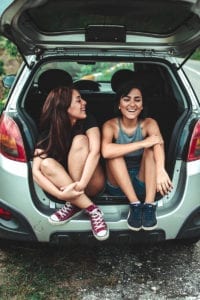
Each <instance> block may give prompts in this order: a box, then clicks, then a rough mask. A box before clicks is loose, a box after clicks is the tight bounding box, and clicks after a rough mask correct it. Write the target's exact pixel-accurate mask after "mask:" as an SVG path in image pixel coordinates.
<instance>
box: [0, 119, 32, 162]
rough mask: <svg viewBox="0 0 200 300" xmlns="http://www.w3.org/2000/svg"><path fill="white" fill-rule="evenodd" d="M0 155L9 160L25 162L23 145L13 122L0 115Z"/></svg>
mask: <svg viewBox="0 0 200 300" xmlns="http://www.w3.org/2000/svg"><path fill="white" fill-rule="evenodd" d="M0 153H2V154H3V155H4V156H6V157H7V158H9V159H11V160H16V161H20V162H26V161H27V159H26V153H25V149H24V143H23V140H22V136H21V134H20V131H19V128H18V126H17V124H16V123H15V121H14V120H13V119H12V118H10V117H8V116H6V115H5V114H2V116H1V119H0Z"/></svg>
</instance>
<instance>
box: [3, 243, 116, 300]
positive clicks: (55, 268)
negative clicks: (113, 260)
mask: <svg viewBox="0 0 200 300" xmlns="http://www.w3.org/2000/svg"><path fill="white" fill-rule="evenodd" d="M80 247H81V246H80V245H79V246H76V247H73V248H58V249H56V248H52V247H50V246H48V245H39V246H32V245H31V246H30V245H28V246H23V247H20V246H16V245H14V246H12V244H10V245H9V247H5V246H4V247H2V246H1V249H2V251H0V268H1V274H0V299H1V300H4V299H5V300H7V299H14V300H25V299H26V300H27V299H28V300H43V299H45V300H46V299H48V300H53V299H67V300H68V299H69V300H78V299H81V298H80V294H81V291H82V290H85V289H88V288H92V287H94V288H95V286H96V285H97V282H98V286H100V285H102V286H110V287H111V286H112V285H113V284H115V283H116V279H115V277H113V275H112V268H111V266H110V265H108V266H106V263H105V262H102V261H101V262H100V263H98V260H99V258H98V251H99V250H98V249H96V250H95V251H94V248H84V247H83V248H82V251H80ZM77 262H78V263H77ZM105 271H106V274H107V276H103V275H104V272H105ZM100 278H101V280H99V279H100Z"/></svg>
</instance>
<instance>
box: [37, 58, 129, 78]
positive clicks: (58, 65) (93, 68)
mask: <svg viewBox="0 0 200 300" xmlns="http://www.w3.org/2000/svg"><path fill="white" fill-rule="evenodd" d="M48 69H62V70H65V71H67V72H68V73H69V74H70V75H71V76H72V78H73V81H77V80H80V79H88V80H93V81H97V82H110V81H111V78H112V75H113V74H114V73H115V72H116V71H117V70H119V69H130V70H134V64H133V63H127V62H113V63H112V62H96V63H94V62H86V63H84V62H79V63H77V62H63V61H56V62H51V63H48V64H45V65H43V66H42V68H41V69H40V72H39V73H38V75H37V77H36V80H37V79H38V77H39V76H40V74H41V73H43V72H44V71H46V70H48Z"/></svg>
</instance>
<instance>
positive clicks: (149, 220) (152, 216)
mask: <svg viewBox="0 0 200 300" xmlns="http://www.w3.org/2000/svg"><path fill="white" fill-rule="evenodd" d="M156 227H157V219H156V204H148V203H145V204H144V205H143V215H142V228H143V229H144V230H153V229H155V228H156Z"/></svg>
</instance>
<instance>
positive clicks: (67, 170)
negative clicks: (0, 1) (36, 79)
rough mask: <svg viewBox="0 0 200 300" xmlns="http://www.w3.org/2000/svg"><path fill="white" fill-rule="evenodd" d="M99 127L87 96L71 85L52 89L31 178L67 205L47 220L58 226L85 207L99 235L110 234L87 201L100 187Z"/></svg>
mask: <svg viewBox="0 0 200 300" xmlns="http://www.w3.org/2000/svg"><path fill="white" fill-rule="evenodd" d="M99 158H100V131H99V128H98V126H97V123H96V121H95V119H94V118H93V116H92V115H89V114H87V112H86V101H85V100H83V99H82V98H81V95H80V93H79V92H78V91H77V90H76V89H74V88H70V87H60V88H56V89H54V90H52V91H51V92H50V93H49V95H48V96H47V99H46V101H45V103H44V106H43V110H42V114H41V121H40V134H39V138H38V143H37V145H36V149H35V154H34V159H33V178H34V180H35V182H36V183H37V184H38V185H39V186H40V187H41V188H42V189H44V191H46V192H47V193H49V194H51V195H53V196H54V197H56V198H58V199H59V200H63V201H65V205H64V206H63V207H62V208H61V209H59V210H58V211H56V212H55V213H54V214H52V215H51V216H50V217H49V218H48V220H49V222H50V223H51V224H54V225H60V224H64V223H66V222H68V221H70V220H71V218H73V217H74V216H76V215H77V214H79V213H80V212H81V210H82V209H84V210H85V211H86V212H87V213H88V216H89V218H90V221H91V227H92V232H93V234H94V236H95V237H96V238H97V239H98V240H105V239H107V238H108V236H109V230H108V227H107V225H106V223H105V221H104V219H103V214H102V212H101V211H100V209H99V208H98V207H97V206H96V205H95V204H94V203H93V202H92V201H91V200H90V198H89V197H90V196H94V195H96V194H98V193H99V192H100V191H101V190H102V189H103V187H104V182H105V179H104V174H103V171H102V169H101V167H100V164H99Z"/></svg>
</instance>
